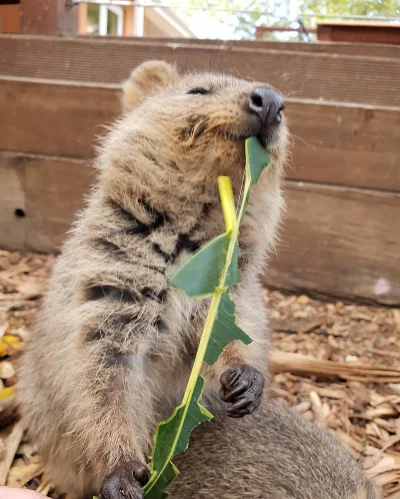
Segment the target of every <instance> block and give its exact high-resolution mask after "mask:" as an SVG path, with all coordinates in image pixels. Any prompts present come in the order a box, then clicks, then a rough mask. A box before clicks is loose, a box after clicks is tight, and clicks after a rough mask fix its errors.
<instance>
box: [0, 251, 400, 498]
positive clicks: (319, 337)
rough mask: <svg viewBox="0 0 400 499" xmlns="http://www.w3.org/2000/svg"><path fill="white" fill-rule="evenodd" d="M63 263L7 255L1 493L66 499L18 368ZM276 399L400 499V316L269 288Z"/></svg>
mask: <svg viewBox="0 0 400 499" xmlns="http://www.w3.org/2000/svg"><path fill="white" fill-rule="evenodd" d="M52 263H53V257H51V256H45V255H38V254H25V255H22V254H20V253H16V252H7V251H0V485H5V484H6V485H9V486H11V487H29V488H30V489H34V490H37V491H38V492H40V493H41V494H43V495H44V496H48V497H51V498H53V499H60V498H61V497H62V496H60V495H58V494H57V492H56V491H54V489H53V486H52V484H51V483H50V481H49V480H48V479H47V478H46V476H44V474H43V464H42V462H41V460H40V458H39V456H38V455H37V453H36V452H35V448H34V446H33V444H32V443H30V442H28V441H27V440H26V437H25V436H24V428H22V426H21V423H20V422H18V420H17V418H16V410H15V383H16V363H17V360H18V358H19V357H20V355H21V353H22V351H23V349H24V343H25V341H26V339H27V337H28V336H29V331H30V330H31V328H32V325H33V322H34V318H35V314H36V311H37V308H38V306H39V303H40V298H41V296H42V294H43V291H44V289H45V283H46V279H47V277H48V275H49V272H50V270H51V266H52ZM265 299H266V302H267V303H268V307H269V309H270V324H271V329H272V331H273V351H272V354H271V366H272V370H273V372H274V383H273V386H272V392H273V395H274V396H276V397H277V398H279V399H282V400H285V401H287V402H289V403H290V404H292V405H294V406H296V407H297V409H298V410H299V411H300V412H301V413H302V414H303V415H304V417H306V418H309V419H312V420H315V421H317V422H319V423H321V424H323V425H324V426H326V427H327V428H328V429H329V431H331V432H332V433H333V434H334V435H335V436H336V438H338V439H339V440H340V441H341V442H342V444H343V445H344V446H345V447H346V448H347V449H348V450H349V451H350V452H351V453H352V455H353V456H354V457H355V458H356V459H357V460H359V461H360V462H361V464H362V465H363V466H364V468H365V469H366V471H367V473H368V474H369V475H370V476H372V477H375V478H376V479H377V480H378V482H379V483H380V484H381V485H382V486H383V488H384V491H385V497H387V498H390V499H400V417H399V415H400V310H399V309H393V308H383V307H374V306H362V305H356V304H353V303H343V302H340V301H337V302H325V301H321V300H315V299H311V298H310V297H308V296H305V295H301V296H295V295H286V294H283V293H280V292H278V291H268V290H265Z"/></svg>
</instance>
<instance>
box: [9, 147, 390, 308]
mask: <svg viewBox="0 0 400 499" xmlns="http://www.w3.org/2000/svg"><path fill="white" fill-rule="evenodd" d="M0 158H1V159H0V165H1V167H0V185H1V186H4V192H7V191H9V192H10V195H8V196H5V197H2V198H0V199H1V208H2V210H1V212H0V213H3V214H4V213H6V214H7V217H8V218H6V217H4V216H1V217H0V235H1V236H0V246H1V247H7V248H12V249H23V250H36V251H51V250H53V249H54V248H56V247H58V246H59V245H60V244H61V243H62V241H63V240H64V238H65V233H66V231H67V230H68V228H69V227H70V224H71V223H72V221H73V220H74V219H75V217H76V212H77V211H78V210H80V209H81V208H82V206H83V203H84V194H86V193H88V192H89V189H90V186H91V185H92V183H94V181H95V173H94V171H93V169H92V168H91V167H90V166H89V165H88V164H87V163H86V162H84V161H77V160H71V159H62V158H50V157H48V158H46V157H40V156H33V155H32V156H28V157H21V156H18V155H12V154H1V155H0ZM10 172H11V173H10ZM22 172H23V173H22ZM12 191H14V193H15V194H14V195H12V194H11V193H12ZM2 192H3V191H2ZM24 199H25V218H23V219H22V220H23V224H24V225H23V226H20V225H18V224H19V222H20V220H18V219H16V218H15V215H14V212H15V209H16V208H18V207H20V206H22V204H21V203H23V202H24ZM286 199H287V204H288V209H287V214H286V217H285V220H284V224H283V231H282V236H281V242H280V244H279V245H278V248H277V252H276V256H274V257H273V259H272V261H271V263H270V266H269V268H268V271H267V273H266V276H265V282H266V283H267V284H268V285H270V286H274V287H278V288H283V289H287V290H303V291H304V290H305V291H307V292H318V293H319V294H328V295H333V296H339V297H346V298H357V299H360V300H369V301H374V302H380V303H385V304H390V305H399V304H400V252H399V247H400V232H399V230H398V224H397V221H398V220H399V219H400V194H394V193H389V192H386V193H385V192H377V191H365V190H360V189H350V188H345V187H336V186H322V185H317V184H309V183H297V182H293V181H289V182H288V184H287V186H286ZM5 229H6V230H5Z"/></svg>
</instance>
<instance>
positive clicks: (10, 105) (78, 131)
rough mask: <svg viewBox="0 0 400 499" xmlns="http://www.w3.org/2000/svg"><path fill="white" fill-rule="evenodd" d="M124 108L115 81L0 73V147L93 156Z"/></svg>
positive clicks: (43, 152) (42, 152)
mask: <svg viewBox="0 0 400 499" xmlns="http://www.w3.org/2000/svg"><path fill="white" fill-rule="evenodd" d="M119 109H120V103H119V98H118V89H117V88H116V87H115V86H107V85H90V84H85V86H83V85H81V84H74V83H72V82H68V83H65V84H62V83H59V84H55V83H49V82H47V83H46V82H44V81H42V80H29V81H23V80H19V79H15V80H4V79H1V78H0V149H2V150H11V151H18V152H28V153H36V154H51V155H55V156H67V157H92V156H93V154H94V144H95V137H96V136H97V135H101V134H103V133H104V131H105V128H104V127H105V125H107V124H109V123H110V122H111V121H112V120H113V119H114V118H115V117H116V116H117V115H118V112H119Z"/></svg>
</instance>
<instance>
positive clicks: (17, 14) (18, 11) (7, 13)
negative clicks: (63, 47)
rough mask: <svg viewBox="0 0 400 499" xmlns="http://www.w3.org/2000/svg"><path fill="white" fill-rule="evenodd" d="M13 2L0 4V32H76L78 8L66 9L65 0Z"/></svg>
mask: <svg viewBox="0 0 400 499" xmlns="http://www.w3.org/2000/svg"><path fill="white" fill-rule="evenodd" d="M7 1H8V0H7ZM14 4H15V5H1V4H0V19H1V24H0V33H1V32H3V33H22V34H31V35H34V34H37V35H44V34H46V35H59V34H63V35H75V34H77V33H78V29H79V16H78V10H77V9H67V8H66V5H65V4H66V2H65V0H19V1H18V2H14Z"/></svg>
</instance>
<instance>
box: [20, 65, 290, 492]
mask: <svg viewBox="0 0 400 499" xmlns="http://www.w3.org/2000/svg"><path fill="white" fill-rule="evenodd" d="M124 103H125V108H126V111H127V112H126V113H125V115H124V117H123V118H122V119H121V120H119V121H118V122H117V123H116V124H115V125H114V126H113V128H112V129H111V131H110V133H109V134H108V136H107V137H106V138H105V140H104V141H103V144H102V148H101V150H100V152H99V156H98V159H97V167H98V169H99V176H98V182H97V185H96V187H95V188H94V190H93V192H92V194H91V196H90V199H89V202H88V204H87V207H86V209H85V210H84V211H83V213H82V214H81V215H80V218H79V220H78V221H77V223H76V225H75V227H74V228H73V230H72V232H71V233H70V235H69V237H68V240H67V242H66V243H65V245H64V247H63V249H62V253H61V256H60V257H59V258H58V261H57V263H56V265H55V268H54V271H53V274H52V277H51V279H50V283H49V288H48V291H47V293H46V296H45V299H44V303H43V306H42V309H41V312H40V314H39V318H38V322H37V327H36V329H35V332H34V334H33V336H32V338H31V340H30V341H29V343H28V346H27V350H26V353H25V355H24V359H23V362H22V366H21V376H20V383H19V391H20V400H21V409H22V414H23V419H24V421H25V423H26V424H27V426H28V429H29V432H30V436H31V438H32V440H33V441H34V442H35V443H36V444H37V445H38V448H39V451H40V453H41V455H42V456H43V458H44V460H45V462H46V466H47V473H48V475H49V476H50V478H51V479H52V480H53V482H54V483H55V484H56V485H57V486H58V487H59V488H60V489H61V490H62V491H65V492H68V494H69V498H72V499H82V498H86V497H91V496H92V495H93V494H99V493H100V495H101V497H103V498H104V499H105V498H107V499H121V497H120V496H121V493H120V492H119V487H114V486H110V485H113V484H114V485H115V484H116V483H118V476H119V473H120V470H121V467H122V468H123V469H125V470H127V472H126V474H125V475H124V476H125V477H127V476H128V477H129V480H128V486H127V487H128V488H127V489H126V487H125V490H124V494H125V495H126V496H127V497H129V498H131V499H133V498H136V497H141V496H142V491H141V488H140V486H139V484H140V482H142V481H143V480H144V479H145V475H146V463H147V460H148V457H149V455H150V452H151V447H152V437H153V433H154V430H155V425H156V423H157V422H159V421H160V420H162V419H165V418H166V417H167V416H169V415H170V413H171V411H172V410H173V408H174V407H175V406H176V404H177V403H179V402H180V400H181V397H182V394H183V390H184V388H185V385H186V382H187V379H188V375H189V372H190V369H191V366H192V362H193V359H194V355H195V353H196V349H197V346H198V341H199V337H200V335H201V332H202V328H203V324H204V319H205V316H206V313H207V310H208V302H207V301H202V302H199V301H196V300H194V299H189V298H188V297H185V295H184V294H183V293H182V292H181V291H179V290H176V289H174V288H172V287H171V286H170V285H169V281H168V278H169V276H170V275H171V274H172V273H173V271H174V270H175V269H176V268H177V266H179V265H181V264H182V263H183V261H185V260H186V259H187V258H188V257H189V256H190V254H191V253H193V252H194V251H196V250H197V249H198V248H199V247H200V246H201V245H202V244H204V243H205V242H207V241H209V240H210V239H211V238H213V237H215V236H216V235H218V234H220V233H222V232H223V231H224V221H223V216H222V210H221V206H220V201H219V195H218V189H217V177H218V176H219V175H228V176H229V177H231V180H232V183H233V190H234V195H235V198H236V201H237V200H238V199H239V196H240V191H241V186H242V182H243V177H244V166H245V155H244V143H245V140H246V139H247V138H248V137H251V136H258V138H259V140H260V141H261V143H262V144H263V145H264V147H265V148H266V149H267V151H268V152H269V154H270V156H271V158H272V163H271V165H270V166H269V167H268V168H267V169H266V170H265V171H264V172H263V174H262V176H261V178H260V181H259V183H258V184H257V186H255V187H254V188H253V189H252V192H251V196H250V202H249V205H248V209H247V213H246V216H245V218H244V220H243V223H242V226H241V235H240V253H239V267H240V271H241V282H240V284H239V285H238V286H237V287H236V288H235V289H234V290H233V293H232V294H233V298H234V300H235V302H236V306H237V319H238V323H239V325H240V327H241V328H242V329H243V330H244V331H245V332H246V333H248V334H249V335H250V336H251V337H252V338H253V340H254V342H253V343H252V344H251V345H249V346H247V347H246V346H244V345H243V344H241V343H240V342H234V343H232V344H230V345H229V346H228V347H227V348H226V349H225V351H224V352H223V354H222V355H221V357H220V359H219V360H218V361H217V363H216V364H215V365H214V366H212V367H207V368H205V369H204V373H203V374H204V376H205V378H206V392H205V397H204V401H205V404H206V405H207V406H208V407H209V408H210V410H211V411H212V412H216V411H218V410H219V409H221V408H225V409H226V411H227V412H228V414H229V415H230V416H231V417H235V418H238V417H242V416H245V415H247V414H250V413H252V412H253V411H254V410H256V409H257V407H258V406H259V404H260V401H261V396H262V392H263V387H264V378H265V377H266V376H267V366H266V363H267V347H268V334H267V330H268V326H267V316H266V311H265V307H264V303H263V298H262V296H261V285H260V282H259V277H258V276H259V273H260V272H261V271H262V270H263V266H264V263H265V258H266V256H267V253H268V250H270V249H271V248H272V247H273V244H274V241H275V237H276V231H277V226H278V223H279V219H280V215H281V211H282V207H283V200H282V192H281V178H282V173H283V166H284V162H285V156H286V143H287V128H286V125H285V120H284V117H283V115H282V111H283V101H282V98H281V97H280V96H279V95H278V94H277V93H276V92H275V91H274V90H273V89H271V88H270V87H269V86H268V85H267V84H264V83H249V82H247V81H244V80H240V79H236V78H233V77H231V76H226V75H219V74H211V73H203V74H201V73H200V74H191V75H186V76H180V75H179V74H178V72H177V71H176V70H175V69H174V68H173V67H172V66H170V65H168V64H166V63H163V62H157V61H153V62H148V63H145V64H143V65H141V66H139V67H138V68H137V69H136V70H135V71H134V72H133V73H132V75H131V78H130V79H129V81H128V82H127V83H126V84H125V87H124ZM83 105H84V104H83ZM221 399H222V400H221ZM117 470H118V471H117ZM105 477H107V478H106V480H105ZM104 480H105V481H104Z"/></svg>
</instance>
